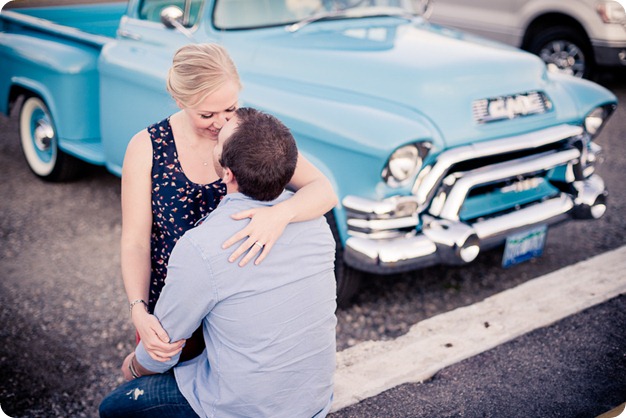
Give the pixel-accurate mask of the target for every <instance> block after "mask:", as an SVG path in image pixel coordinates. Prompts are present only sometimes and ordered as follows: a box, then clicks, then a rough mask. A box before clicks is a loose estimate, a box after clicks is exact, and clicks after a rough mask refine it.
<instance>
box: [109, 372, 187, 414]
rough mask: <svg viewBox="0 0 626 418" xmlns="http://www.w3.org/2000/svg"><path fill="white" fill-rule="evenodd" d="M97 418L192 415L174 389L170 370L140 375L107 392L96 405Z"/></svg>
mask: <svg viewBox="0 0 626 418" xmlns="http://www.w3.org/2000/svg"><path fill="white" fill-rule="evenodd" d="M100 417H101V418H122V417H133V418H143V417H146V418H159V417H172V418H178V417H195V418H197V417H198V415H197V414H196V413H195V412H194V410H193V409H192V408H191V406H189V403H188V402H187V400H186V399H185V397H184V396H183V395H182V393H180V390H178V385H177V384H176V379H175V378H174V372H172V371H171V370H170V371H168V372H167V373H164V374H155V375H152V376H143V377H140V378H138V379H134V380H131V381H130V382H126V383H124V384H123V385H121V386H120V387H118V388H117V389H115V390H114V391H113V392H111V393H110V394H109V395H108V396H107V397H106V398H104V400H103V401H102V403H101V404H100Z"/></svg>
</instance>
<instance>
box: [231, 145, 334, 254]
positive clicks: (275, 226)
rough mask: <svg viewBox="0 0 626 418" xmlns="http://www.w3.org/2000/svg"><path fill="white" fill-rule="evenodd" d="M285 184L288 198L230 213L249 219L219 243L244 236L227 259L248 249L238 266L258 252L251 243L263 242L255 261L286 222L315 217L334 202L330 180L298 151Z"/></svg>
mask: <svg viewBox="0 0 626 418" xmlns="http://www.w3.org/2000/svg"><path fill="white" fill-rule="evenodd" d="M289 185H290V186H291V187H293V188H294V189H295V190H296V193H295V194H294V195H293V197H291V198H290V199H287V200H285V201H283V202H281V203H279V204H277V205H275V206H273V207H269V208H268V207H264V208H255V209H250V210H247V211H243V212H239V213H237V214H236V215H233V217H234V218H235V219H245V218H251V221H250V223H249V224H248V225H247V226H246V227H245V228H243V229H242V230H241V231H239V232H238V233H237V234H235V235H233V236H232V237H230V238H229V239H228V240H227V241H226V242H225V243H224V245H223V247H224V248H228V247H230V246H232V245H233V244H235V243H237V242H238V241H240V240H242V239H244V238H246V237H248V238H247V239H246V240H245V241H244V242H243V243H242V244H241V245H240V246H239V247H238V248H237V250H235V252H233V253H232V254H231V256H230V258H229V260H230V261H231V262H232V261H235V260H237V259H238V258H239V257H240V256H241V255H242V254H244V253H245V252H246V251H248V250H249V251H248V253H247V254H246V255H245V256H244V257H243V258H242V259H241V261H240V262H239V265H240V266H243V265H245V264H247V263H248V262H249V261H250V260H251V259H253V258H254V257H256V255H257V254H258V253H259V251H261V248H260V247H259V246H258V245H254V243H255V242H259V243H260V244H263V250H262V252H261V254H259V256H258V258H257V259H256V260H255V264H259V263H260V262H261V261H263V259H265V257H267V255H268V254H269V252H270V250H271V249H272V246H273V245H274V243H275V242H276V241H277V240H278V238H279V237H280V236H281V235H282V233H283V231H284V230H285V227H286V226H287V224H289V223H290V222H300V221H307V220H311V219H315V218H317V217H318V216H322V215H324V214H325V213H326V212H328V211H329V210H331V209H332V208H333V207H335V205H336V204H337V201H338V200H337V196H336V194H335V192H334V191H333V187H332V185H331V184H330V181H329V180H328V179H327V178H326V176H324V174H322V172H321V171H320V170H318V169H317V167H315V166H314V165H313V164H311V162H309V161H308V160H307V159H306V158H305V157H304V156H303V155H302V154H298V163H297V166H296V171H295V173H294V175H293V177H292V178H291V181H290V182H289Z"/></svg>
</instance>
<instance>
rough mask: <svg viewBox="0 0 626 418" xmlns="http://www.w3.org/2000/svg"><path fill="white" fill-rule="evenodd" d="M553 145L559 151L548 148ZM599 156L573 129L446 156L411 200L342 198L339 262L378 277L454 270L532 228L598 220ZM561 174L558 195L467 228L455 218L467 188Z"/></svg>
mask: <svg viewBox="0 0 626 418" xmlns="http://www.w3.org/2000/svg"><path fill="white" fill-rule="evenodd" d="M553 144H561V145H559V146H558V147H550V145H553ZM563 144H565V145H563ZM533 150H537V153H533V152H534V151H533ZM517 152H525V153H524V154H522V155H523V156H521V157H518V158H514V159H510V160H503V161H499V162H495V163H490V164H486V165H479V166H477V167H475V168H473V169H470V170H465V171H453V167H455V166H457V164H459V163H461V162H465V161H468V160H470V159H473V160H476V159H479V158H486V157H490V156H497V155H504V154H511V155H512V153H517ZM599 153H600V147H598V146H597V145H595V144H593V145H591V144H590V143H589V142H588V139H587V138H586V137H585V136H584V133H583V130H582V128H580V127H578V126H573V125H561V126H557V127H554V128H549V129H546V130H543V131H541V132H535V133H532V134H527V135H523V136H519V137H515V138H506V139H504V140H496V141H490V142H484V143H479V144H476V145H468V146H463V147H459V148H455V149H452V150H449V151H446V152H444V153H442V154H441V155H440V156H439V157H438V158H437V162H436V163H435V164H434V165H433V166H431V167H428V168H427V169H426V170H423V173H424V174H423V175H422V176H421V177H419V178H418V182H416V185H415V187H414V188H413V193H412V194H411V195H410V196H396V197H392V198H389V199H385V200H384V201H373V200H367V199H362V198H358V197H354V196H347V197H345V198H344V199H343V205H344V207H345V208H346V213H347V222H348V231H349V238H348V239H347V241H346V243H345V251H344V259H345V261H346V263H347V264H349V265H351V266H353V267H355V268H358V269H360V270H364V271H369V272H373V273H379V274H387V273H394V272H399V271H407V270H413V269H417V268H422V267H426V266H430V265H435V264H448V265H459V264H465V263H469V262H471V261H473V260H474V259H475V258H476V257H477V256H478V254H479V252H480V251H481V250H485V249H488V248H493V247H495V246H497V245H500V244H502V243H503V242H504V241H505V240H506V238H507V237H508V236H509V235H511V234H514V233H515V232H518V231H521V230H524V229H528V228H530V227H532V226H535V225H554V224H556V223H559V222H562V221H564V220H567V219H597V218H599V217H601V216H602V215H603V214H604V211H605V210H606V197H607V191H606V188H605V186H604V182H603V180H602V179H601V178H600V177H599V176H598V175H596V174H594V163H595V162H596V160H597V159H598V155H599ZM559 167H561V168H563V167H564V173H565V174H564V175H563V176H562V177H563V178H559V179H558V180H557V182H558V183H559V187H558V188H559V190H561V192H560V193H559V194H557V195H555V196H552V197H550V198H547V199H544V200H541V201H538V202H533V203H529V204H527V205H524V206H523V207H519V208H516V209H515V210H514V211H509V212H505V213H501V214H496V215H494V216H492V217H481V218H479V219H476V220H473V221H471V222H464V221H462V220H461V219H460V217H459V214H460V212H461V208H462V206H463V203H464V202H465V200H466V198H467V196H468V195H469V193H470V192H471V191H472V190H473V189H475V188H478V187H485V186H489V185H493V184H496V183H503V182H508V181H513V182H514V181H518V180H519V179H533V178H536V176H542V175H544V174H545V173H547V172H550V171H551V170H555V169H557V168H559ZM418 225H421V229H420V228H418Z"/></svg>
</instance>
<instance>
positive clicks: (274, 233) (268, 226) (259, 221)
mask: <svg viewBox="0 0 626 418" xmlns="http://www.w3.org/2000/svg"><path fill="white" fill-rule="evenodd" d="M281 210H282V208H281V206H280V205H276V206H272V207H258V208H254V209H248V210H245V211H242V212H238V213H236V214H234V215H232V218H233V219H236V220H241V219H246V218H250V223H248V225H247V226H246V227H245V228H243V229H242V230H241V231H239V232H237V233H236V234H235V235H233V236H232V237H230V238H229V239H228V240H227V241H226V242H224V244H223V245H222V248H224V249H226V248H230V247H231V246H233V245H234V244H235V243H237V242H239V241H241V240H242V239H244V238H246V237H247V239H245V240H244V241H243V242H242V243H241V245H239V247H238V248H237V249H236V250H235V251H234V252H233V253H232V254H231V255H230V257H229V258H228V261H230V262H231V263H232V262H234V261H236V260H238V259H239V258H240V257H241V256H242V255H243V254H245V256H244V257H243V258H242V259H241V261H239V266H241V267H243V266H245V265H246V264H248V262H249V261H250V260H252V259H253V258H255V257H256V260H255V261H254V264H259V263H261V262H262V261H263V260H264V259H265V257H267V255H268V254H269V252H270V251H271V249H272V247H273V246H274V244H275V243H276V241H277V240H278V238H279V237H280V236H281V235H282V233H283V231H284V230H285V227H286V226H287V224H289V222H290V220H291V217H289V216H288V215H287V214H285V213H283V212H282V211H281ZM257 255H258V257H257Z"/></svg>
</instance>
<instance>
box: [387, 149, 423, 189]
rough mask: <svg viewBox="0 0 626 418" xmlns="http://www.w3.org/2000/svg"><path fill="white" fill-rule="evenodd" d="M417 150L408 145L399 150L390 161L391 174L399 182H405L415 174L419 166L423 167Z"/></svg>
mask: <svg viewBox="0 0 626 418" xmlns="http://www.w3.org/2000/svg"><path fill="white" fill-rule="evenodd" d="M421 163H422V160H421V158H420V157H419V153H418V152H417V148H415V147H414V146H413V145H407V146H405V147H402V148H399V149H397V150H396V152H394V153H393V154H392V155H391V158H390V159H389V173H390V174H391V175H392V176H393V177H394V178H395V179H396V180H397V181H404V180H406V179H407V178H409V176H411V174H413V173H414V172H415V168H416V167H417V165H418V164H419V165H421Z"/></svg>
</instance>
